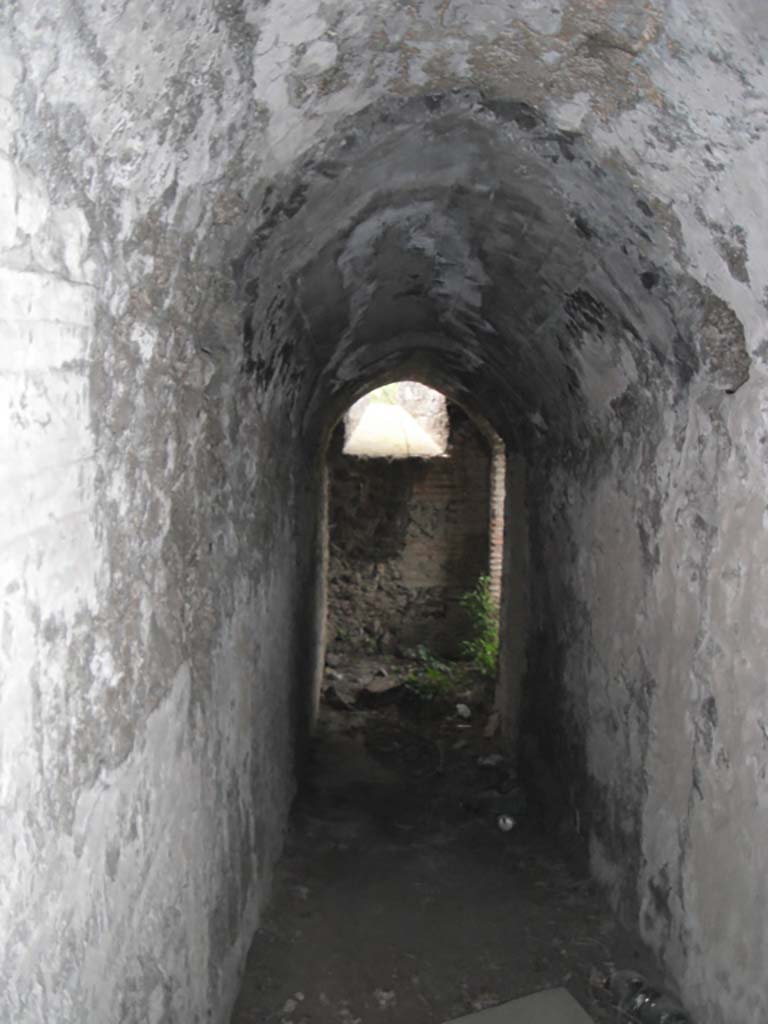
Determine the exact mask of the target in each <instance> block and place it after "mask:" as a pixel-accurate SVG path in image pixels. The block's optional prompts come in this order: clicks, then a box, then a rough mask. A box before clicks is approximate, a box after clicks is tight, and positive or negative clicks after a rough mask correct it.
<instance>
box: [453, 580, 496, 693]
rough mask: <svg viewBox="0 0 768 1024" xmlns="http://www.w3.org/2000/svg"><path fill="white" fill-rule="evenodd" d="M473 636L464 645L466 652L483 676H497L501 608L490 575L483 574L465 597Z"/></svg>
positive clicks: (465, 605)
mask: <svg viewBox="0 0 768 1024" xmlns="http://www.w3.org/2000/svg"><path fill="white" fill-rule="evenodd" d="M461 606H462V608H463V609H464V611H465V612H466V613H467V615H468V617H469V621H470V626H471V629H472V636H471V637H470V639H469V640H464V641H463V642H462V644H461V650H462V653H463V654H464V655H465V656H466V657H467V658H468V659H469V660H470V661H471V662H472V664H473V665H474V667H475V668H476V669H477V671H478V672H480V673H481V674H482V675H484V676H486V677H487V678H489V679H495V677H496V666H497V663H498V660H499V609H498V607H497V606H496V602H495V601H494V600H493V597H492V596H491V579H490V576H481V577H480V578H479V579H478V581H477V583H476V584H475V585H474V587H473V588H472V589H471V590H468V591H467V592H466V593H465V594H463V595H462V597H461Z"/></svg>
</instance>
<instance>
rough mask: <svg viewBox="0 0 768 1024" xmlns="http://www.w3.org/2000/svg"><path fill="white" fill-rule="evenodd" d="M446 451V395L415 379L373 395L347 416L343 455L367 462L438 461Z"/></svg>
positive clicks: (353, 407)
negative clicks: (366, 459)
mask: <svg viewBox="0 0 768 1024" xmlns="http://www.w3.org/2000/svg"><path fill="white" fill-rule="evenodd" d="M447 447H448V410H447V407H446V400H445V395H441V394H440V392H439V391H434V390H433V389H432V388H428V387H426V385H424V384H418V383H417V382H416V381H412V380H401V381H396V382H395V383H394V384H385V385H384V386H383V387H380V388H376V389H375V390H374V391H370V392H369V393H368V394H367V395H364V396H363V397H362V398H360V399H358V401H357V402H355V404H354V405H352V406H351V407H350V409H349V411H348V412H347V414H346V416H345V418H344V454H345V455H356V456H358V457H359V458H369V459H376V458H380V459H434V458H438V457H439V456H442V455H445V452H446V449H447Z"/></svg>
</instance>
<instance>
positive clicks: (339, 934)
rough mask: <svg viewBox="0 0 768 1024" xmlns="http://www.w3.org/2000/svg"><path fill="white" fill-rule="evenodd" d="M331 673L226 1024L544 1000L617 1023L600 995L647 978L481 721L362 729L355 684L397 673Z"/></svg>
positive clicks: (439, 717) (401, 1015) (417, 1020)
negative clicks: (634, 977)
mask: <svg viewBox="0 0 768 1024" xmlns="http://www.w3.org/2000/svg"><path fill="white" fill-rule="evenodd" d="M340 667H341V668H342V669H343V670H344V672H343V673H336V675H342V674H343V675H344V677H345V679H346V680H347V683H346V685H345V686H341V685H340V684H339V689H341V690H342V691H343V694H344V696H345V698H346V699H347V700H348V705H349V706H348V707H347V709H344V710H340V709H334V708H332V707H329V706H328V704H327V703H324V705H323V711H322V715H321V720H320V728H319V731H318V736H317V738H316V740H315V745H314V756H313V764H312V771H311V776H310V779H309V781H308V784H307V787H306V788H305V790H304V792H303V793H302V795H301V797H300V799H299V800H298V802H297V805H296V807H295V810H294V815H293V820H292V827H291V830H290V834H289V838H288V843H287V849H286V853H285V856H284V858H283V860H282V862H281V864H280V865H279V867H278V870H277V877H276V884H275V892H274V897H273V900H272V903H271V906H270V908H269V909H268V911H267V912H266V914H265V917H264V920H263V923H262V927H261V928H260V930H259V931H258V933H257V935H256V938H255V940H254V942H253V946H252V948H251V951H250V955H249V960H248V965H247V968H246V974H245V978H244V984H243V988H242V992H241V995H240V999H239V1001H238V1004H237V1006H236V1009H235V1013H234V1016H233V1018H232V1024H255V1022H257V1021H258V1022H259V1024H273V1022H274V1024H278V1022H280V1024H288V1022H290V1024H310V1022H311V1024H339V1022H341V1024H372V1022H376V1021H394V1020H398V1021H406V1022H408V1024H440V1022H443V1021H448V1020H451V1019H453V1018H455V1017H458V1016H461V1015H462V1014H465V1013H468V1012H472V1011H473V1010H478V1009H482V1008H484V1007H487V1006H491V1005H496V1004H498V1003H501V1002H504V1001H505V1000H508V999H511V998H515V997H517V996H519V995H523V994H526V993H529V992H533V991H537V990H539V989H543V988H547V987H550V986H556V985H565V986H566V987H567V988H569V989H570V991H571V992H572V993H573V995H574V996H575V997H576V998H577V999H578V1000H579V1002H581V1003H582V1004H583V1005H584V1006H585V1008H586V1009H587V1010H588V1012H589V1013H590V1014H591V1015H592V1016H593V1018H594V1019H595V1020H596V1021H598V1022H600V1021H605V1022H606V1024H607V1022H609V1021H611V1022H613V1021H614V1020H615V1012H616V1011H615V1009H613V1008H611V1007H610V1006H609V1003H608V998H607V996H606V994H605V993H604V992H602V991H601V990H600V988H599V987H596V985H595V981H596V980H597V979H599V978H600V977H602V976H603V975H604V973H605V972H606V971H607V970H609V969H610V967H611V966H614V965H615V966H623V967H632V968H635V969H638V970H641V971H643V972H644V973H645V974H646V975H647V976H649V977H652V978H653V977H654V976H657V972H655V971H654V969H653V965H652V964H651V963H650V962H649V959H648V957H647V954H645V953H644V951H643V950H642V948H641V947H640V945H639V944H638V943H637V942H636V941H634V940H633V939H632V938H631V937H630V936H629V935H628V934H627V933H626V932H624V931H623V930H622V929H621V928H620V927H619V926H618V925H617V924H616V923H615V921H614V920H613V918H612V917H611V915H610V913H609V912H608V910H607V909H606V907H605V905H604V903H603V902H602V900H601V899H600V897H599V896H598V895H597V891H596V889H595V887H594V886H593V885H592V883H590V881H589V880H588V877H587V874H586V868H585V866H584V865H582V864H580V863H578V862H577V861H576V860H573V859H569V858H568V856H567V855H566V854H565V853H564V852H563V851H562V850H561V849H558V846H557V844H556V843H555V842H554V841H553V840H552V839H551V838H549V837H547V835H546V834H545V832H544V831H543V830H542V828H541V827H540V825H539V824H538V820H537V813H536V812H535V811H534V810H532V809H531V808H529V807H526V806H525V800H524V798H523V796H522V793H521V791H520V789H519V787H518V785H517V783H516V780H515V778H514V773H513V771H512V769H511V768H510V767H509V765H508V762H506V761H505V760H504V759H503V756H502V755H501V754H500V752H499V750H498V747H497V744H496V741H495V740H493V739H491V738H488V737H486V736H485V735H484V729H485V727H486V724H487V717H488V711H489V710H490V706H489V704H487V703H483V701H482V700H481V699H476V700H474V701H473V706H472V716H471V718H470V719H469V720H468V721H467V720H466V719H464V718H462V717H461V716H459V715H457V714H456V711H455V707H448V706H442V707H441V708H440V709H437V708H434V709H431V710H430V711H428V712H425V711H424V709H423V707H422V708H421V709H420V710H419V709H418V708H414V706H413V705H412V704H410V703H409V702H408V701H407V700H402V699H400V700H399V701H397V702H392V703H390V704H389V705H388V706H385V707H379V708H376V709H369V710H366V711H361V710H359V704H360V702H359V701H358V702H357V703H353V696H354V693H353V691H354V688H355V686H356V684H357V681H359V680H362V679H363V678H364V675H365V673H368V674H369V675H373V674H374V673H375V672H376V671H379V672H381V671H384V672H387V673H388V677H391V676H393V675H394V674H395V673H396V672H397V671H398V669H397V664H396V660H395V659H389V660H387V659H381V658H380V659H377V660H375V661H371V660H369V661H368V663H367V665H366V664H365V663H363V662H362V661H359V662H358V663H357V666H356V668H355V665H354V663H353V662H352V661H350V662H347V663H343V664H342V665H341V666H340ZM353 670H354V671H356V673H357V674H356V676H355V679H354V680H352V671H353ZM374 678H375V676H374ZM379 678H382V677H381V676H379ZM483 762H485V763H483ZM505 811H514V815H513V817H514V818H515V825H514V827H513V828H512V829H511V830H510V831H502V830H501V829H500V828H499V825H498V817H499V815H500V814H501V813H503V812H505Z"/></svg>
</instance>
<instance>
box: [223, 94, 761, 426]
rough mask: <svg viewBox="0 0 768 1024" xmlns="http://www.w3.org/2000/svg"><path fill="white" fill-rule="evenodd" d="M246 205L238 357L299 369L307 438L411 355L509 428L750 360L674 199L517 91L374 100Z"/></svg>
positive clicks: (722, 384) (625, 408)
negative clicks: (690, 249) (693, 261)
mask: <svg viewBox="0 0 768 1024" xmlns="http://www.w3.org/2000/svg"><path fill="white" fill-rule="evenodd" d="M259 217H260V219H259V222H258V226H257V228H256V230H255V231H254V233H253V236H252V237H251V238H249V239H248V240H247V242H246V243H245V245H244V246H243V250H242V253H241V255H240V257H239V259H238V261H237V275H238V278H239V280H240V283H241V286H242V288H243V290H244V293H245V295H247V296H248V297H249V300H250V303H251V306H250V313H249V327H248V331H247V339H246V359H247V362H248V366H249V367H250V368H251V369H252V370H253V371H254V373H255V376H256V380H257V381H258V382H259V383H262V384H268V383H269V382H270V381H271V380H272V377H273V375H274V374H275V373H276V372H277V371H278V366H279V365H280V364H282V365H283V366H285V367H287V366H288V364H289V363H291V364H292V365H293V366H294V367H295V366H300V367H301V368H302V370H303V378H304V379H303V381H302V383H301V385H298V386H299V387H300V388H301V394H300V395H299V396H298V398H299V400H300V404H301V405H302V407H303V408H304V410H305V411H304V417H305V428H306V430H307V431H308V434H309V435H310V436H313V435H315V434H316V433H317V430H318V428H324V427H327V424H328V422H330V419H331V418H335V416H337V415H338V413H339V411H340V409H341V408H342V407H343V406H345V405H347V404H349V402H350V401H351V400H352V399H353V398H355V397H357V396H358V394H360V393H361V392H362V391H364V390H365V389H366V388H367V387H369V386H370V384H371V382H372V381H377V380H381V379H386V378H387V377H389V376H392V375H397V374H402V372H403V368H404V366H405V367H407V369H408V373H409V374H411V375H413V374H414V373H415V374H416V375H420V376H422V377H423V378H425V379H427V380H428V381H429V382H433V383H435V384H436V385H437V386H440V387H443V388H445V389H446V390H447V391H448V392H449V393H450V394H452V396H453V397H455V398H457V399H459V400H461V401H463V402H464V403H465V404H467V405H468V406H470V407H473V408H475V409H476V410H477V411H479V412H483V413H485V414H486V415H488V416H489V418H490V419H491V420H492V421H493V422H494V424H495V425H496V426H497V428H498V429H499V431H500V432H501V433H502V434H504V435H506V436H507V437H508V439H510V440H517V441H518V442H523V441H526V440H531V439H533V438H535V437H537V436H539V435H541V434H542V433H545V434H549V435H550V436H551V437H560V438H570V439H571V440H577V439H584V438H585V437H586V432H593V431H594V430H595V429H596V428H597V429H598V431H602V430H603V429H604V428H605V429H607V428H608V427H609V420H610V419H611V416H612V415H616V414H619V418H620V419H621V418H624V419H626V416H627V414H628V413H629V412H634V411H636V410H638V409H640V408H641V407H642V408H645V410H646V412H647V411H648V410H649V409H650V408H651V407H654V406H656V407H658V406H657V403H658V402H659V400H661V401H662V402H664V403H667V402H668V401H669V400H670V399H671V400H672V401H673V402H674V401H675V400H676V398H677V396H679V394H680V393H681V391H682V390H683V389H684V388H685V386H686V385H687V384H688V382H689V381H691V380H692V379H693V378H694V377H696V376H697V375H698V376H699V377H700V378H701V380H702V382H703V385H704V386H706V387H714V388H719V389H722V390H733V389H735V388H737V387H738V386H739V385H740V384H741V383H743V382H744V380H745V379H746V378H747V376H748V367H749V359H748V356H747V354H746V350H745V347H744V333H743V329H742V328H741V325H740V323H739V321H738V320H737V318H736V317H735V314H733V313H732V311H730V310H729V309H728V307H727V306H725V304H724V303H723V302H722V301H721V300H719V299H718V298H716V297H715V296H714V295H711V294H710V293H708V292H707V290H706V289H705V288H703V287H702V286H701V285H699V284H697V283H696V282H695V281H694V280H693V279H692V278H691V277H689V276H688V275H687V274H686V272H685V270H684V268H683V267H682V266H681V261H680V258H679V254H678V252H677V251H676V248H675V246H674V243H673V238H674V233H675V225H674V223H671V222H670V217H669V214H668V211H666V210H665V209H664V208H663V207H661V206H660V205H659V204H658V203H656V202H654V201H653V200H652V199H651V198H649V197H648V196H646V195H644V194H643V193H642V192H640V191H639V190H638V189H637V188H636V187H634V186H633V184H632V183H631V181H630V180H629V179H628V176H627V175H626V174H625V173H624V172H622V170H621V169H619V168H617V167H612V166H611V165H610V164H609V163H608V162H606V161H603V162H602V163H600V162H598V160H597V159H596V157H595V155H594V153H593V152H592V151H591V150H590V147H589V145H588V144H587V143H586V142H585V140H584V139H583V138H581V137H580V136H578V135H577V134H575V133H573V132H567V131H563V130H559V129H557V128H556V127H554V126H553V125H552V124H550V123H548V122H547V120H546V119H545V118H543V117H542V116H541V115H540V114H538V113H537V112H536V111H535V110H534V109H533V108H531V107H529V106H528V105H526V104H523V103H517V102H511V101H505V102H502V101H492V100H487V99H485V98H483V97H482V96H481V95H480V94H478V93H475V92H470V91H466V90H460V91H459V90H457V91H454V92H451V93H448V94H433V95H428V96H423V97H416V98H411V99H407V100H391V99H390V100H386V101H382V102H380V103H378V104H376V105H374V106H372V107H370V108H368V109H366V110H365V111H363V112H361V113H359V114H357V115H354V116H352V117H350V118H349V119H347V120H346V121H344V122H343V123H342V124H341V125H340V126H339V129H338V130H337V131H336V132H335V133H334V135H333V136H332V137H330V138H329V139H328V140H327V141H325V142H323V143H322V144H321V145H319V146H317V147H315V148H314V149H313V150H312V151H311V152H310V153H309V154H308V155H305V156H304V157H303V158H302V159H301V161H300V162H299V164H298V166H297V167H296V168H295V169H294V170H293V171H292V172H289V173H285V174H284V175H282V176H281V177H280V178H279V179H277V180H276V181H275V182H274V183H273V187H272V188H270V190H269V191H268V192H267V194H266V196H265V198H264V201H263V203H262V207H261V210H260V211H259ZM286 324H290V328H291V329H290V330H289V331H288V332H286V329H285V328H286ZM286 334H288V335H290V337H291V338H292V339H293V340H292V342H291V343H290V344H289V346H288V349H287V348H286V342H285V340H284V339H285V337H286ZM273 337H280V338H281V339H283V342H282V345H281V346H276V345H275V344H273V342H272V340H271V339H272V338H273ZM289 349H290V351H289ZM617 429H621V425H620V424H619V425H617Z"/></svg>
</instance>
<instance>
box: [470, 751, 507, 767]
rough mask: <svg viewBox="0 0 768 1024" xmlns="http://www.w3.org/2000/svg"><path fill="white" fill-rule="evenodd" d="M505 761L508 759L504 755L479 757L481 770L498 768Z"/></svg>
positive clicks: (478, 761)
mask: <svg viewBox="0 0 768 1024" xmlns="http://www.w3.org/2000/svg"><path fill="white" fill-rule="evenodd" d="M505 761H506V758H505V757H504V755H503V754H487V755H486V756H485V757H478V759H477V763H478V766H479V767H480V768H498V767H499V765H502V764H504V762H505Z"/></svg>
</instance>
